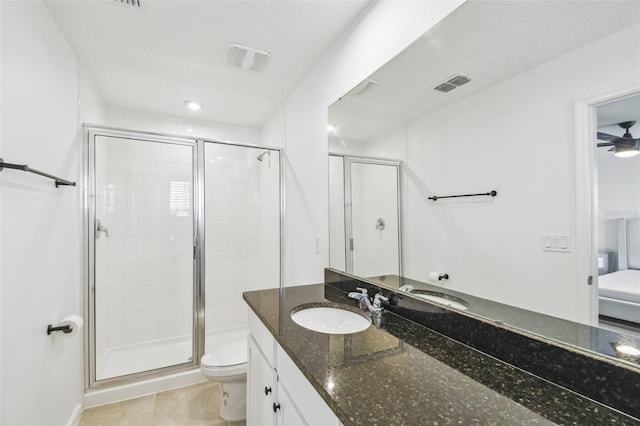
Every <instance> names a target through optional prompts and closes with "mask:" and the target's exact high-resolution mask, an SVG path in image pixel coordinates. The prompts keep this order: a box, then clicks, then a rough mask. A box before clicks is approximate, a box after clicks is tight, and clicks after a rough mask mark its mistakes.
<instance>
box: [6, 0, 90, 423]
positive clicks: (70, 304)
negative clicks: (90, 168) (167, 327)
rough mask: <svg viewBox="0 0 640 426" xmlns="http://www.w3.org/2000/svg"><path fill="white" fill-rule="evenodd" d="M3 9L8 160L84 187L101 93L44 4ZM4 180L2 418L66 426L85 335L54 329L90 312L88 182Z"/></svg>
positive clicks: (78, 387) (13, 176) (13, 174)
mask: <svg viewBox="0 0 640 426" xmlns="http://www.w3.org/2000/svg"><path fill="white" fill-rule="evenodd" d="M0 10H2V13H1V15H2V26H1V31H2V49H1V51H2V120H1V121H2V154H1V156H2V157H3V158H4V159H5V160H6V161H7V162H15V163H23V164H28V165H30V166H32V167H34V168H37V169H41V170H43V171H46V172H49V173H52V174H55V175H59V176H61V177H63V178H66V179H70V180H74V181H78V183H80V170H79V164H80V156H79V152H80V150H79V148H80V145H79V141H80V140H81V135H80V133H81V132H80V129H79V119H78V117H79V115H80V116H81V117H84V118H91V119H93V120H99V116H100V115H101V112H100V102H99V101H98V100H97V99H98V96H97V95H96V94H94V93H90V92H91V90H92V89H91V84H90V83H89V82H88V81H87V80H84V82H83V83H81V84H80V86H81V87H82V90H83V93H84V94H85V95H86V99H93V100H94V102H93V103H92V106H91V107H88V108H86V109H85V108H81V109H80V110H79V109H78V99H79V82H78V79H79V77H78V74H79V72H78V64H77V62H76V60H75V58H74V55H73V53H72V51H71V49H70V48H69V46H68V45H67V43H66V41H65V40H64V38H63V36H62V34H61V33H60V32H59V30H58V28H57V27H56V25H55V23H54V22H53V20H52V19H51V17H50V15H49V12H48V11H47V9H46V7H45V6H44V5H43V4H42V3H41V2H1V3H0ZM82 78H84V77H82ZM87 103H91V102H89V101H87ZM0 181H1V187H0V191H1V197H0V198H1V199H2V212H1V221H0V232H1V235H2V239H1V259H0V261H1V263H2V271H1V273H0V279H1V291H2V299H1V300H2V341H1V353H2V370H1V373H0V374H1V380H0V382H1V389H2V400H1V403H0V405H1V406H2V417H1V418H0V423H2V424H11V425H17V424H28V425H45V424H46V425H50V424H65V423H66V422H67V421H69V420H70V418H72V416H73V415H74V413H75V414H77V412H78V411H77V410H79V408H80V402H81V399H82V389H83V383H82V371H83V357H82V333H79V334H76V335H73V336H70V337H69V338H62V336H60V335H59V334H55V335H51V336H47V334H46V327H47V325H48V324H49V323H53V324H55V323H57V322H58V321H59V320H61V319H62V318H63V317H65V316H66V315H69V314H72V313H76V314H82V304H81V295H82V292H81V281H82V280H81V277H82V266H81V265H82V264H81V262H82V244H81V198H80V195H81V190H82V188H81V187H61V188H60V189H56V188H55V186H54V185H53V181H51V180H48V179H45V178H43V177H40V176H36V175H33V174H27V173H24V172H21V171H12V170H5V171H3V172H2V173H1V174H0ZM74 410H76V411H74Z"/></svg>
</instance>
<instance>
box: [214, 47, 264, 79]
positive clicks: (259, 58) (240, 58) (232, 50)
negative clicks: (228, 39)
mask: <svg viewBox="0 0 640 426" xmlns="http://www.w3.org/2000/svg"><path fill="white" fill-rule="evenodd" d="M224 60H225V62H226V63H227V64H228V65H230V66H232V67H234V68H240V69H241V70H243V71H257V72H260V71H264V69H265V68H267V65H269V62H271V53H269V52H265V51H264V50H260V49H256V48H255V47H249V46H242V45H240V44H230V45H228V46H227V50H226V51H225V52H224Z"/></svg>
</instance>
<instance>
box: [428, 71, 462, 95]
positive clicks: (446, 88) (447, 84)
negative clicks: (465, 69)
mask: <svg viewBox="0 0 640 426" xmlns="http://www.w3.org/2000/svg"><path fill="white" fill-rule="evenodd" d="M470 81H471V77H470V76H468V75H465V74H462V73H458V74H455V75H452V76H451V77H449V78H448V79H446V80H445V81H443V82H442V83H440V84H438V85H437V86H436V87H434V88H433V89H434V90H437V91H438V92H444V93H447V92H450V91H452V90H453V89H455V88H458V87H460V86H462V85H463V84H467V83H468V82H470Z"/></svg>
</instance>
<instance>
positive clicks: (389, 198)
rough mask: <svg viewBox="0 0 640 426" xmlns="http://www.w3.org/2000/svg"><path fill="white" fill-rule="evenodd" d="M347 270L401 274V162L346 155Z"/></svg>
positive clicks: (366, 275)
mask: <svg viewBox="0 0 640 426" xmlns="http://www.w3.org/2000/svg"><path fill="white" fill-rule="evenodd" d="M345 181H346V185H345V188H346V196H345V200H347V201H346V202H345V205H346V207H347V208H346V210H347V212H346V214H347V215H350V220H349V219H347V221H346V223H347V226H348V227H349V228H350V229H348V230H347V235H349V236H350V237H349V240H348V241H347V247H348V250H347V272H350V273H352V274H354V275H358V276H361V277H373V276H379V275H399V274H400V223H399V210H400V208H399V206H400V198H399V164H398V163H396V162H390V161H388V162H387V161H382V160H380V161H377V160H370V159H357V158H354V157H351V158H348V157H347V158H345Z"/></svg>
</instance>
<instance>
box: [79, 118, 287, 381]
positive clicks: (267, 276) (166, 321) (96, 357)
mask: <svg viewBox="0 0 640 426" xmlns="http://www.w3.org/2000/svg"><path fill="white" fill-rule="evenodd" d="M85 139H86V145H85V146H86V150H85V160H86V161H85V168H84V171H85V182H84V183H85V206H84V208H85V233H84V234H85V248H86V249H85V253H86V262H85V263H86V268H85V275H86V280H85V282H86V288H85V301H86V303H85V305H86V306H85V318H86V319H88V322H87V327H86V332H85V339H86V340H85V341H86V348H87V351H86V363H85V369H86V371H85V372H86V374H85V377H86V387H87V389H89V388H98V387H102V386H110V385H115V384H122V383H128V382H131V381H136V380H139V379H141V378H145V377H157V376H159V375H163V374H165V373H168V372H177V371H183V370H189V369H193V368H195V367H197V366H198V365H199V362H200V358H201V356H202V355H203V354H204V353H206V352H208V351H210V350H211V349H212V346H213V345H215V341H216V336H220V335H221V334H222V333H227V332H233V331H234V330H237V329H239V328H244V327H246V317H247V315H246V307H245V305H244V303H243V301H242V293H243V292H244V291H249V290H254V289H259V288H270V287H278V286H279V285H280V280H281V255H280V254H281V245H282V244H281V227H282V211H283V209H282V194H283V187H282V170H281V164H282V161H281V156H282V151H281V150H280V149H277V148H267V147H260V146H252V145H242V144H232V143H225V142H214V141H207V140H202V139H195V138H194V139H190V138H184V137H171V136H166V135H158V134H151V133H141V132H133V131H126V130H116V129H108V128H100V127H86V128H85Z"/></svg>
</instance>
